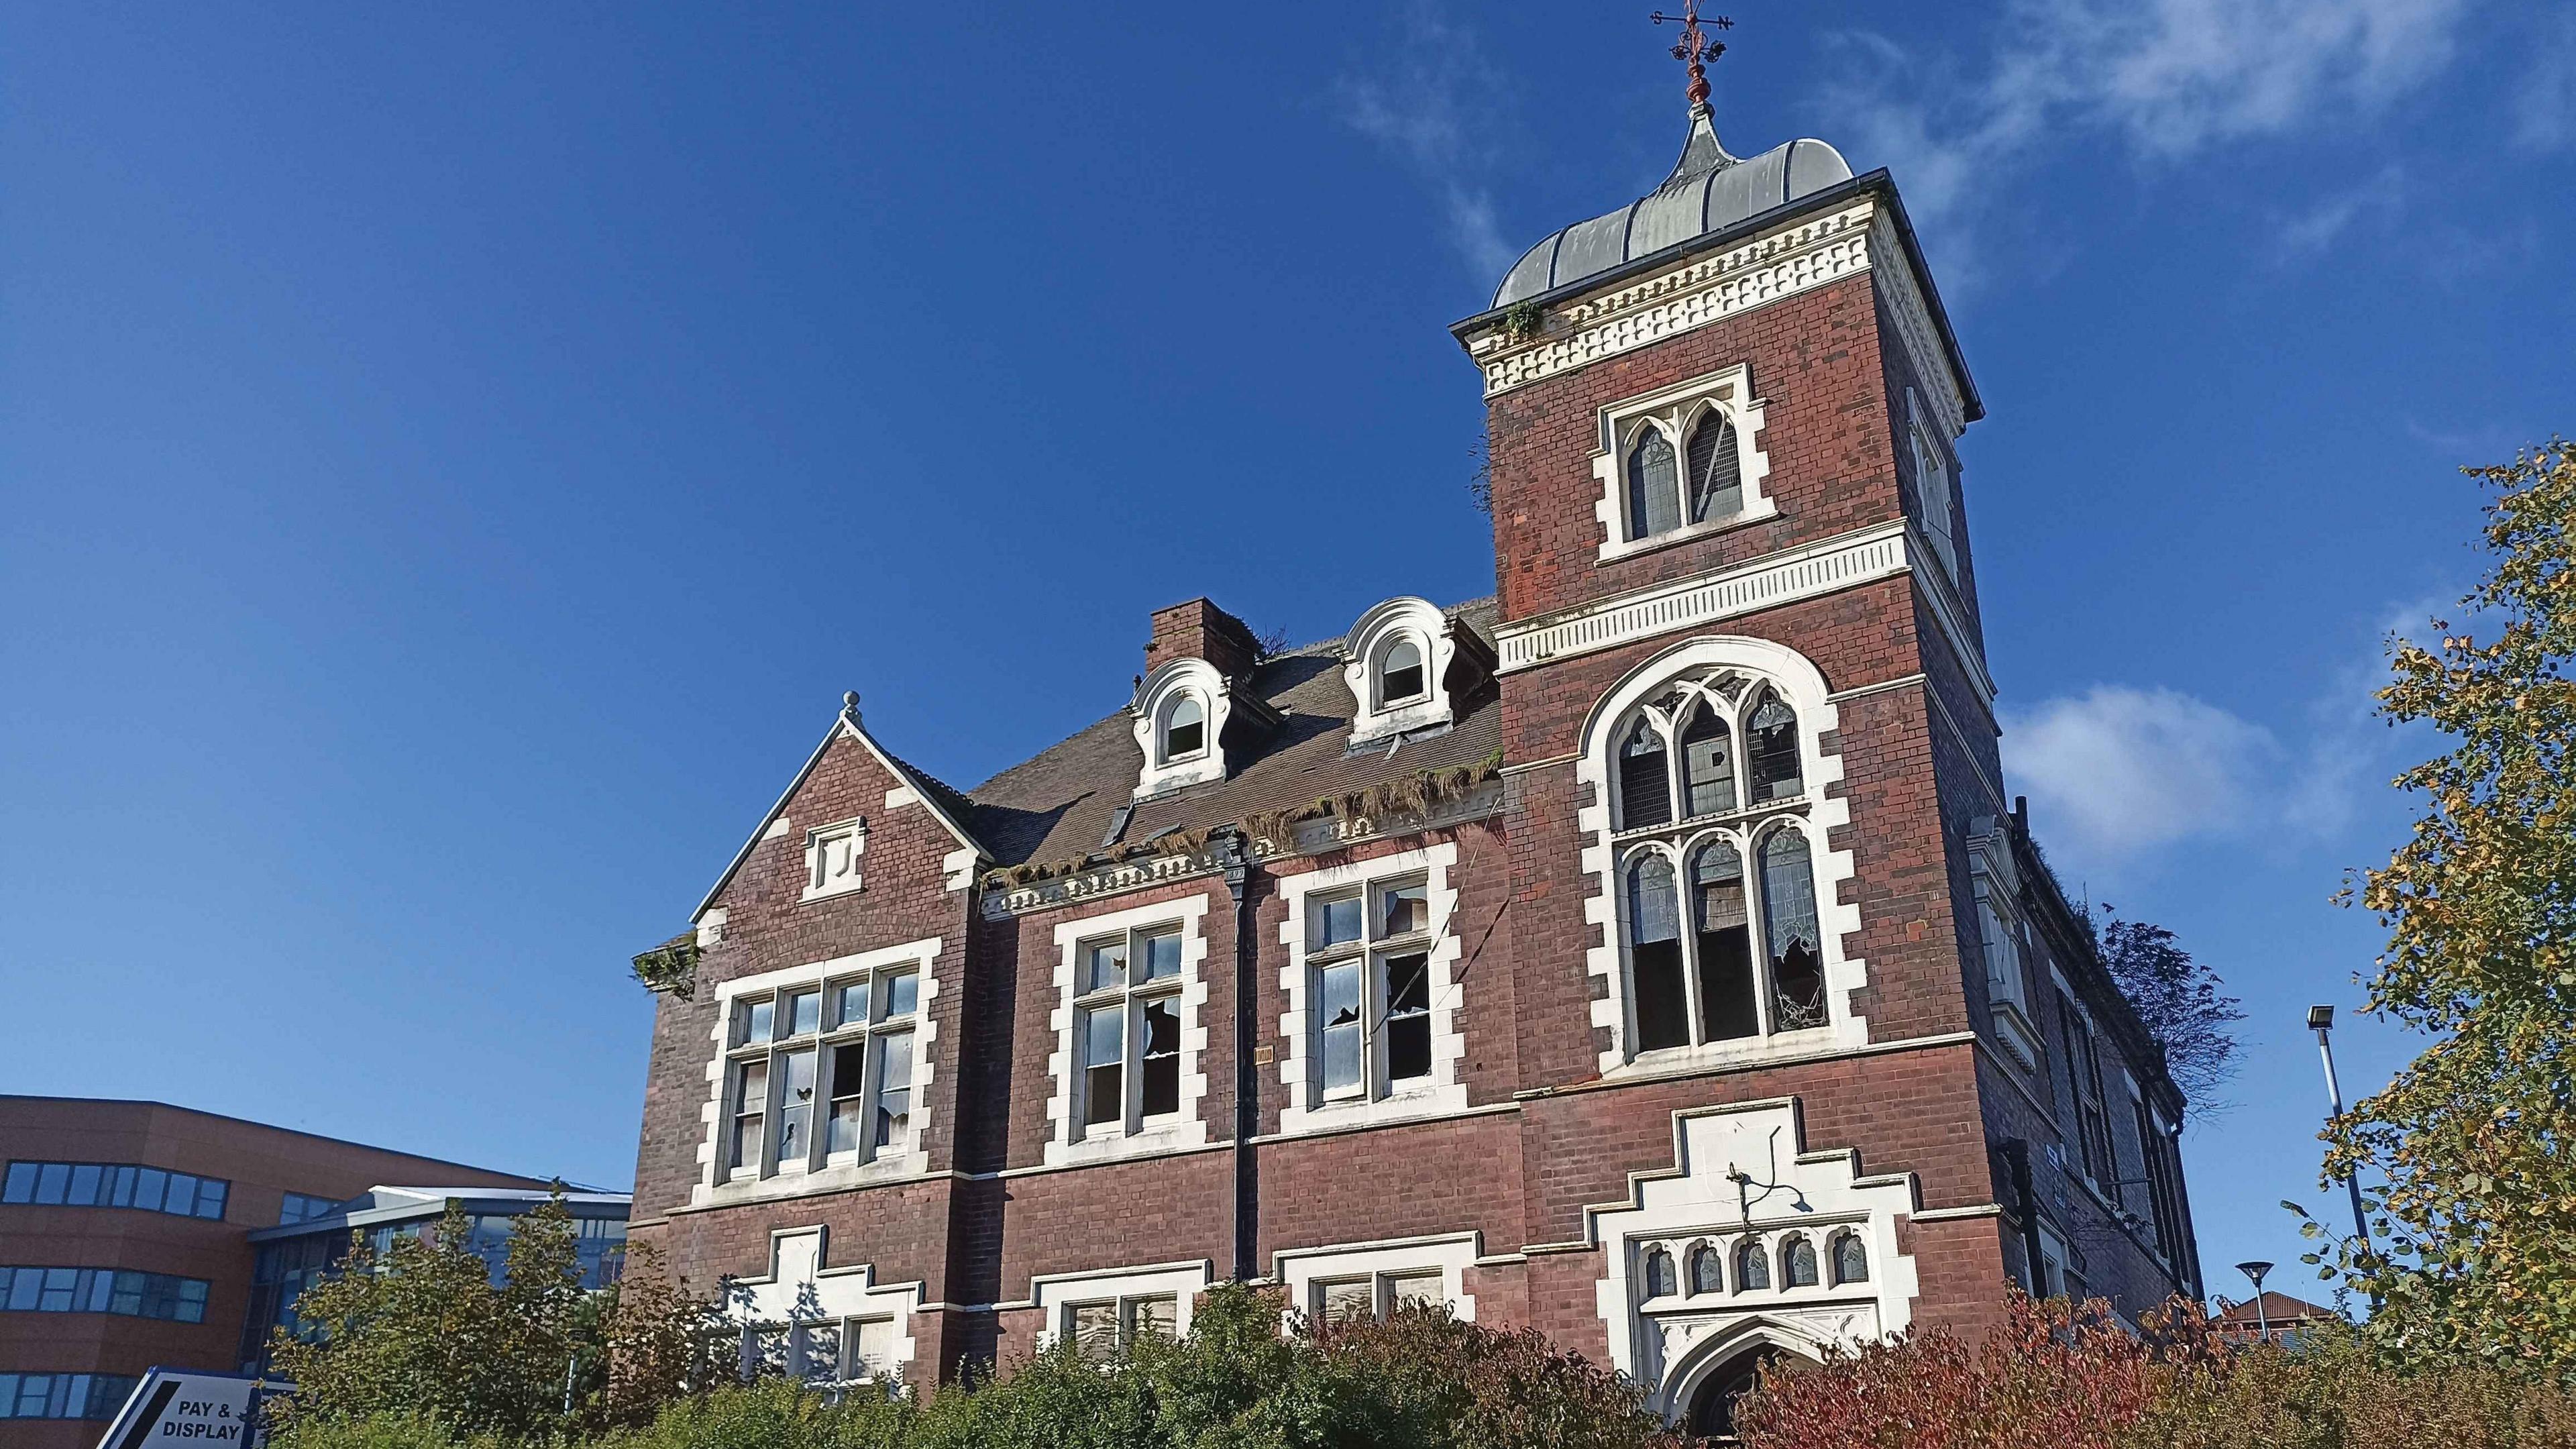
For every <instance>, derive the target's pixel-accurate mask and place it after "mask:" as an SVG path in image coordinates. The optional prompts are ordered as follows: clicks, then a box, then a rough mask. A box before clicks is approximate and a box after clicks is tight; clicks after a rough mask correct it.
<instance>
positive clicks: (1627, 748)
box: [1613, 672, 1828, 1052]
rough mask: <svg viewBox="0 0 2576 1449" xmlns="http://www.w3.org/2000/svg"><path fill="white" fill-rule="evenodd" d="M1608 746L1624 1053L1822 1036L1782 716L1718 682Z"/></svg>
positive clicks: (1814, 941)
mask: <svg viewBox="0 0 2576 1449" xmlns="http://www.w3.org/2000/svg"><path fill="white" fill-rule="evenodd" d="M1614 738H1616V739H1618V740H1619V741H1620V742H1621V743H1620V744H1619V745H1618V747H1617V750H1616V754H1617V768H1616V777H1615V778H1616V785H1615V794H1616V796H1617V798H1616V799H1615V801H1614V802H1613V804H1614V808H1615V812H1616V813H1615V817H1614V822H1613V823H1614V835H1615V838H1616V839H1617V841H1618V844H1619V854H1618V861H1619V875H1618V889H1619V902H1618V905H1619V914H1620V918H1621V923H1622V929H1623V931H1624V933H1625V944H1626V953H1627V964H1628V970H1629V986H1630V991H1629V1001H1630V1012H1631V1016H1630V1021H1631V1026H1632V1028H1633V1033H1634V1034H1633V1037H1632V1043H1633V1050H1634V1051H1637V1052H1646V1051H1664V1050H1674V1049H1681V1048H1688V1047H1697V1046H1706V1045H1709V1044H1712V1043H1716V1042H1723V1041H1732V1040H1740V1039H1748V1038H1762V1037H1769V1036H1773V1035H1776V1034H1778V1033H1780V1032H1784V1031H1796V1030H1804V1029H1807V1028H1810V1027H1819V1026H1824V1025H1826V1024H1827V1022H1828V1013H1827V1011H1826V1007H1825V1001H1824V978H1823V958H1822V950H1821V947H1822V942H1821V939H1820V927H1819V925H1818V912H1817V905H1816V890H1815V876H1814V853H1815V848H1814V844H1813V841H1812V839H1811V835H1810V832H1812V831H1813V829H1814V825H1813V822H1812V820H1811V818H1810V809H1809V807H1810V806H1811V805H1812V803H1813V802H1812V801H1811V799H1810V798H1809V796H1808V794H1807V791H1806V786H1805V780H1804V778H1803V767H1802V764H1801V761H1802V749H1801V745H1800V742H1799V736H1798V722H1797V716H1796V714H1795V712H1793V711H1792V710H1791V709H1790V708H1789V707H1788V706H1787V705H1786V704H1785V703H1783V702H1782V701H1781V700H1780V698H1779V697H1778V695H1777V694H1776V693H1775V692H1773V690H1771V689H1770V688H1769V687H1768V686H1765V685H1762V684H1760V683H1759V682H1758V681H1754V680H1751V679H1749V678H1747V677H1745V676H1743V675H1740V674H1734V673H1726V672H1721V673H1718V674H1715V675H1712V676H1710V677H1708V678H1706V679H1701V680H1694V681H1687V682H1685V683H1683V684H1681V685H1678V686H1676V687H1675V688H1674V689H1672V690H1671V691H1669V692H1667V693H1666V694H1664V695H1662V696H1660V697H1659V698H1657V699H1656V700H1654V701H1651V702H1649V703H1647V704H1645V705H1642V706H1640V707H1639V708H1638V710H1637V712H1636V714H1635V716H1634V718H1633V720H1632V722H1631V723H1630V724H1629V725H1627V726H1626V727H1625V728H1623V729H1622V730H1621V731H1620V732H1619V733H1618V734H1617V735H1615V736H1614ZM1739 744H1740V746H1741V747H1740V748H1739Z"/></svg>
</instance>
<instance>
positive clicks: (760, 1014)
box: [733, 996, 778, 1046]
mask: <svg viewBox="0 0 2576 1449" xmlns="http://www.w3.org/2000/svg"><path fill="white" fill-rule="evenodd" d="M777 1009H778V1004H777V1003H776V1002H774V1001H772V1000H770V999H769V998H768V997H766V996H764V997H761V998H760V999H759V1000H757V1001H744V1002H739V1003H737V1004H736V1005H735V1006H734V1009H733V1011H734V1016H733V1044H734V1045H735V1046H758V1045H760V1044H762V1043H764V1042H766V1041H768V1040H769V1039H770V1036H771V1035H772V1033H771V1030H770V1028H771V1026H772V1024H773V1023H774V1022H775V1021H776V1020H777Z"/></svg>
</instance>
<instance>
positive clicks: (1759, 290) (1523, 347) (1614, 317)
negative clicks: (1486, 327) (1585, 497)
mask: <svg viewBox="0 0 2576 1449" xmlns="http://www.w3.org/2000/svg"><path fill="white" fill-rule="evenodd" d="M1877 214H1878V205H1877V203H1876V202H1875V201H1874V200H1871V199H1869V198H1863V199H1861V200H1859V201H1856V202H1854V203H1852V204H1851V205H1849V206H1846V207H1842V208H1840V209H1838V210H1835V211H1831V212H1828V213H1826V214H1825V215H1822V216H1812V217H1807V218H1804V219H1802V220H1799V221H1796V222H1793V223H1791V224H1789V225H1787V226H1784V227H1780V228H1778V229H1776V230H1774V231H1771V232H1767V233H1765V234H1764V235H1762V236H1758V237H1755V238H1753V239H1752V240H1750V241H1747V242H1745V243H1743V244H1742V245H1740V246H1734V247H1729V248H1728V249H1726V250H1725V251H1722V252H1719V253H1717V254H1716V255H1714V256H1702V257H1696V258H1693V259H1692V260H1690V261H1687V262H1684V263H1682V264H1681V265H1680V266H1677V267H1675V268H1673V269H1672V270H1670V271H1667V272H1663V273H1660V274H1658V275H1656V276H1652V277H1648V278H1645V279H1644V280H1642V281H1638V282H1634V283H1631V284H1630V285H1628V286H1625V287H1621V288H1619V289H1617V290H1615V291H1611V292H1607V293H1604V294H1602V295H1600V296H1597V297H1592V298H1588V299H1586V300H1584V301H1581V302H1576V303H1573V304H1571V305H1568V306H1564V307H1558V308H1554V309H1551V312H1550V315H1549V317H1548V319H1547V321H1546V324H1545V325H1544V326H1543V327H1542V329H1541V331H1540V333H1539V335H1538V336H1537V337H1535V338H1532V339H1530V340H1528V341H1525V342H1517V343H1516V342H1513V341H1512V340H1510V337H1509V335H1508V334H1507V333H1505V332H1502V331H1500V330H1497V331H1492V332H1488V333H1485V334H1484V335H1483V336H1481V337H1479V338H1477V339H1476V340H1475V341H1474V342H1473V343H1471V344H1469V352H1470V354H1471V355H1473V356H1474V357H1475V359H1476V362H1477V364H1478V365H1479V366H1480V367H1482V368H1483V369H1484V371H1485V395H1486V396H1487V397H1492V396H1494V395H1495V394H1497V393H1503V392H1508V391H1510V390H1511V389H1513V388H1516V387H1519V386H1521V385H1523V384H1525V383H1532V382H1536V381H1538V380H1539V379H1540V378H1543V377H1551V376H1554V375H1555V374H1557V373H1560V372H1564V371H1566V370H1567V369H1569V368H1575V367H1580V366H1582V365H1583V364H1585V363H1587V362H1595V361H1598V360H1600V359H1601V358H1604V357H1611V356H1615V355H1617V354H1619V353H1622V352H1626V351H1629V350H1631V349H1633V348H1638V347H1643V346H1645V345H1647V344H1648V343H1651V342H1660V341H1662V340H1663V339H1665V338H1667V337H1670V336H1673V335H1674V334H1676V333H1680V332H1687V331H1689V330H1691V329H1692V328H1694V327H1703V326H1706V325H1707V324H1709V323H1711V322H1714V321H1717V320H1718V319H1719V318H1721V317H1729V316H1733V315H1734V314H1736V313H1738V312H1744V311H1749V310H1750V309H1752V308H1755V307H1759V306H1761V305H1762V304H1764V303H1766V302H1773V301H1777V300H1779V299H1780V298H1782V297H1787V296H1793V295H1795V294H1797V293H1799V292H1803V291H1806V290H1808V289H1809V288H1812V287H1820V286H1823V285H1824V284H1825V283H1827V282H1832V281H1838V280H1840V279H1841V278H1844V277H1848V276H1852V275H1854V274H1856V273H1859V272H1863V271H1866V270H1868V269H1869V264H1870V243H1869V223H1870V219H1871V218H1872V217H1873V216H1876V215H1877Z"/></svg>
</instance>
